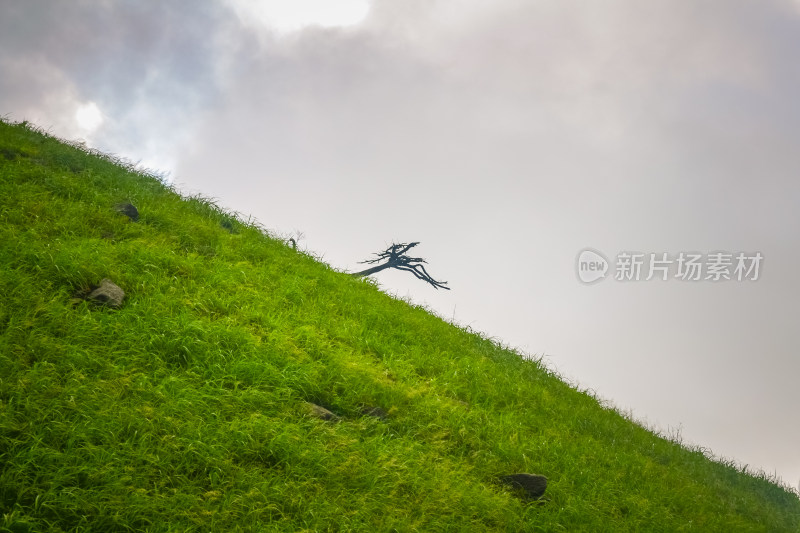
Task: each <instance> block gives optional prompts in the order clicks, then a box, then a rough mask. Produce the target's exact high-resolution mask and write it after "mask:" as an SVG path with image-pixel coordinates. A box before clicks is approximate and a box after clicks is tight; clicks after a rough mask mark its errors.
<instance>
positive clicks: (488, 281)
mask: <svg viewBox="0 0 800 533" xmlns="http://www.w3.org/2000/svg"><path fill="white" fill-rule="evenodd" d="M306 3H307V4H308V5H307V6H305V7H303V6H304V5H305V4H306ZM314 4H317V5H316V6H315V5H314ZM326 4H330V3H326V2H319V1H317V2H314V1H313V0H306V1H305V2H301V1H299V0H293V1H291V2H289V1H288V0H287V1H285V2H275V1H272V2H266V1H265V2H261V3H259V2H256V1H252V0H228V1H218V2H206V3H197V2H189V1H188V0H187V1H168V2H155V1H153V2H134V1H118V2H108V1H102V0H83V1H81V2H56V1H51V2H45V1H34V0H27V1H25V2H18V1H14V0H0V115H5V116H7V117H8V118H10V119H12V120H17V121H19V120H23V119H27V120H30V121H32V122H34V123H35V124H37V125H39V126H41V127H44V128H47V129H50V130H51V131H52V132H53V133H54V134H57V135H59V136H62V137H66V138H70V139H77V138H83V139H85V140H86V141H87V142H88V143H89V144H90V145H91V146H94V147H98V148H100V149H103V150H106V151H111V152H114V153H116V154H119V155H122V156H125V157H128V158H130V159H133V160H136V161H141V163H142V164H143V165H146V166H150V167H154V168H156V169H158V170H159V171H163V172H169V173H170V174H169V175H170V179H172V180H173V182H174V183H175V184H176V185H178V186H179V187H180V188H181V189H182V190H183V191H185V192H187V193H198V192H199V193H201V194H203V195H205V196H209V197H213V198H216V199H218V200H219V203H220V204H221V205H223V206H225V207H227V208H229V209H231V210H235V211H237V212H240V213H242V214H244V215H245V216H253V217H255V218H256V219H258V220H259V221H260V222H261V223H262V224H263V225H265V226H266V227H268V228H271V229H272V230H273V231H274V232H275V233H277V234H282V235H289V234H294V233H295V232H302V234H303V238H302V239H301V241H300V246H301V247H302V248H304V249H306V250H308V251H310V252H311V253H313V254H315V255H317V256H321V257H322V258H323V259H324V260H325V261H326V262H328V263H329V264H331V265H332V266H334V267H335V268H338V269H342V270H351V271H353V270H356V269H359V268H361V265H359V264H358V261H361V260H364V259H367V258H369V257H370V255H371V254H372V253H373V252H377V251H380V250H381V249H383V248H384V247H385V246H386V245H388V244H390V243H391V242H392V241H396V242H401V241H403V242H407V241H412V240H413V241H421V244H420V245H419V246H418V247H417V248H416V249H415V251H416V252H418V255H421V256H423V257H425V258H426V259H427V260H428V263H429V272H430V273H431V274H432V275H433V276H434V277H435V278H437V279H441V280H446V281H448V282H449V284H450V286H451V287H452V290H451V291H436V290H435V289H434V288H433V287H431V286H429V285H426V284H424V283H422V282H420V281H418V280H416V279H415V278H413V277H412V276H411V275H409V274H408V273H402V272H395V271H388V272H383V273H380V274H378V275H377V276H376V278H377V279H378V281H379V282H380V284H381V286H382V287H383V288H384V289H385V290H386V291H387V292H390V293H392V294H397V295H398V296H399V297H404V298H411V299H413V300H414V301H415V302H418V303H421V304H425V305H428V306H429V307H430V308H432V309H433V310H435V311H436V312H437V313H438V314H440V315H441V316H443V317H445V318H447V319H448V320H453V321H455V322H456V323H459V324H462V325H469V326H470V327H472V328H473V329H475V330H478V331H481V332H484V333H485V334H486V335H488V336H491V337H494V338H495V339H497V340H499V341H501V342H502V343H504V344H506V345H510V346H513V347H517V348H519V349H520V350H522V351H524V352H526V353H529V354H533V355H537V356H544V357H545V360H546V361H547V363H548V364H549V365H550V366H552V367H553V368H555V369H556V370H557V371H558V372H560V373H561V374H562V375H564V376H565V377H566V378H568V379H569V380H571V381H572V382H574V383H576V384H579V385H580V386H581V387H583V388H590V389H592V390H594V391H595V393H596V394H597V395H598V396H599V397H601V398H604V399H606V400H608V401H610V402H612V403H613V404H614V405H616V406H617V407H618V408H620V409H621V410H623V411H629V410H630V411H632V413H633V415H634V416H635V417H636V418H637V419H640V420H643V421H645V422H646V423H648V424H650V425H653V426H656V427H658V428H660V429H662V430H663V431H665V432H670V433H676V432H678V431H680V433H681V434H682V436H683V438H684V440H685V441H687V442H689V443H694V444H699V445H702V446H704V447H706V448H710V449H711V450H712V451H713V452H714V453H715V454H717V455H718V456H722V457H726V458H730V459H735V460H736V461H738V462H739V463H740V464H747V465H749V468H751V469H752V470H755V471H757V470H759V469H763V470H764V471H766V472H767V473H768V474H776V475H778V476H780V477H782V478H783V480H784V481H785V482H786V483H787V484H790V485H792V486H795V487H797V486H798V484H799V483H800V455H798V453H797V449H798V443H800V416H799V415H798V407H799V406H798V376H800V355H798V354H800V352H799V351H798V345H799V344H800V343H798V318H800V313H798V310H797V306H798V303H797V300H798V297H800V279H799V278H798V274H797V267H798V265H800V250H798V248H799V247H798V234H799V233H800V214H798V212H799V211H800V179H798V178H800V147H798V142H800V97H799V96H798V95H800V61H798V57H800V2H798V1H797V0H783V1H779V0H750V1H744V0H649V1H648V2H640V1H637V0H606V1H604V2H602V3H601V2H592V1H589V0H527V1H522V0H493V1H491V2H488V1H476V0H469V1H467V0H458V1H457V0H428V1H423V0H403V1H392V0H372V1H371V2H369V3H365V2H363V1H353V2H350V3H348V2H344V1H342V2H337V3H336V6H337V9H336V10H335V11H331V10H330V7H329V6H327V7H326ZM298 6H299V10H298ZM287 7H290V9H287ZM585 248H592V249H594V250H596V251H599V252H600V253H601V254H602V255H603V256H604V257H605V258H607V259H608V261H609V266H608V268H609V270H608V272H607V275H606V277H605V279H601V280H598V281H597V282H595V283H592V284H585V283H583V282H582V281H581V280H580V279H579V276H578V270H577V257H578V254H579V253H580V252H581V251H582V250H583V249H585ZM622 252H639V253H643V254H646V255H645V258H644V259H645V262H644V265H643V271H642V275H641V278H640V280H639V281H636V280H635V279H634V280H629V281H618V280H616V279H615V276H616V272H617V268H618V267H619V266H620V261H619V259H620V258H619V254H621V253H622ZM681 252H684V253H698V254H702V255H703V257H702V259H701V262H702V265H703V266H704V267H705V268H706V269H707V268H708V263H709V258H708V257H707V254H711V253H714V252H724V253H729V254H732V255H733V263H734V264H733V265H732V267H731V269H730V273H731V274H733V267H735V263H736V261H735V257H736V256H737V255H738V254H739V253H743V254H745V257H746V258H749V257H754V256H755V254H756V253H760V254H761V256H762V257H763V260H762V261H761V263H760V264H759V271H758V279H757V280H753V279H751V278H752V277H755V273H754V272H751V273H750V277H749V278H748V277H747V276H745V279H743V280H741V281H739V280H736V279H735V278H736V276H733V275H732V277H733V278H734V279H732V280H729V281H724V280H723V281H719V282H714V281H711V280H705V279H701V280H698V281H685V280H682V279H680V278H676V277H675V276H676V274H677V263H673V264H672V265H671V267H670V268H671V270H670V271H669V272H668V276H669V278H670V279H668V280H667V281H663V280H661V279H660V276H655V278H656V279H651V280H649V281H646V280H645V278H646V277H647V274H648V270H647V269H648V264H649V259H650V255H649V254H651V253H654V254H657V257H658V258H659V259H660V258H661V256H662V254H664V253H666V254H668V256H667V258H668V260H673V261H677V259H678V257H679V255H680V253H681ZM702 274H703V275H702V277H703V278H705V275H706V270H704V271H703V272H702Z"/></svg>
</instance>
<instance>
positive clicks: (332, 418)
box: [306, 402, 339, 422]
mask: <svg viewBox="0 0 800 533" xmlns="http://www.w3.org/2000/svg"><path fill="white" fill-rule="evenodd" d="M306 406H307V407H308V411H309V413H310V414H311V415H312V416H316V417H317V418H321V419H322V420H327V421H329V422H336V421H337V420H339V417H338V416H337V415H335V414H333V413H332V412H330V411H328V410H327V409H325V408H324V407H322V406H321V405H317V404H315V403H311V402H306Z"/></svg>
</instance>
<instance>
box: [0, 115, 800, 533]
mask: <svg viewBox="0 0 800 533" xmlns="http://www.w3.org/2000/svg"><path fill="white" fill-rule="evenodd" d="M125 201H130V202H132V203H133V204H134V205H136V206H137V207H138V208H139V211H140V215H141V216H140V219H139V221H138V222H132V221H131V220H129V219H128V218H126V217H125V216H123V215H120V214H119V213H117V212H115V210H114V205H115V204H117V203H120V202H125ZM0 265H2V269H0V511H1V516H0V531H3V532H7V531H13V532H24V531H31V532H33V531H36V532H39V531H98V532H114V531H154V532H155V531H196V532H205V531H221V532H234V531H372V532H381V531H393V530H396V531H570V532H572V531H593V532H603V531H608V532H622V531H665V532H675V531H696V532H713V531H721V532H739V531H763V532H781V531H791V532H798V531H800V500H798V497H797V494H795V493H794V492H793V491H791V490H790V489H788V488H787V487H784V486H781V485H780V484H777V483H775V482H774V480H772V479H769V478H768V477H767V476H764V475H763V474H761V475H753V474H752V473H750V472H747V471H743V469H742V468H739V467H737V466H736V465H735V464H732V463H724V462H715V461H712V460H710V459H709V457H708V455H707V454H706V453H704V452H703V451H702V450H698V449H690V448H686V447H684V446H681V445H680V444H679V443H676V442H673V441H671V440H669V439H665V438H663V437H662V436H659V435H657V434H654V433H653V432H652V431H649V430H648V429H646V428H644V427H642V426H641V425H638V424H636V423H634V422H633V421H631V420H630V419H629V418H628V417H625V416H623V415H621V414H620V413H618V412H617V411H615V410H613V409H611V408H609V407H607V406H605V405H603V404H602V403H600V402H598V401H597V400H596V399H595V398H594V397H592V396H591V395H589V394H586V393H585V392H581V391H578V390H576V389H575V388H574V387H571V386H569V385H567V384H565V383H564V382H563V381H562V380H560V379H559V377H558V376H557V375H555V374H554V373H552V372H550V371H548V370H547V369H546V368H545V367H543V366H542V365H541V364H540V363H539V362H536V361H531V360H524V359H523V358H522V357H520V356H519V355H518V354H517V353H514V352H513V351H509V350H507V349H504V348H502V347H501V346H498V345H497V343H494V342H491V341H490V340H487V339H485V338H482V337H481V336H479V335H477V334H475V333H472V332H469V331H464V330H462V329H459V328H457V327H454V326H452V325H450V324H448V323H447V322H445V321H443V320H441V319H440V318H438V317H436V316H434V315H432V314H431V313H429V312H428V311H426V310H425V309H422V308H419V307H415V306H413V305H410V304H409V303H407V302H403V301H399V300H397V299H393V298H391V297H390V296H387V295H386V294H384V293H382V292H380V291H379V290H378V289H377V287H376V286H375V285H374V284H373V283H371V282H370V281H368V280H360V279H354V278H352V277H350V276H348V275H345V274H342V273H339V272H336V271H335V270H333V269H331V268H330V267H329V266H327V265H325V264H323V263H321V262H319V261H317V260H315V259H314V258H312V257H309V256H308V255H306V254H303V253H298V252H295V251H294V250H293V249H292V248H291V247H289V246H286V245H285V244H284V243H283V242H281V241H280V240H278V239H275V238H272V237H270V236H269V234H267V233H266V232H265V231H263V230H262V229H260V228H259V227H257V226H255V225H253V224H247V223H244V222H243V221H241V220H240V219H238V218H237V217H235V216H233V215H232V214H231V213H228V212H226V211H224V210H223V209H220V208H219V207H217V206H216V205H214V203H213V202H211V201H209V200H204V199H202V198H188V199H187V198H182V197H181V196H180V195H178V194H177V193H176V192H175V191H173V190H171V189H170V187H168V186H166V185H164V184H163V183H162V182H161V181H159V180H158V179H155V178H154V177H152V176H150V175H148V174H146V173H141V172H136V171H135V170H134V169H132V168H130V166H129V165H125V164H120V163H119V162H115V161H114V160H113V158H110V157H102V156H99V155H98V154H96V153H92V152H91V151H90V150H87V149H85V148H82V147H80V146H71V145H68V144H65V143H62V142H60V141H58V140H57V139H55V138H52V137H50V136H47V135H44V134H42V133H41V132H39V131H37V130H36V129H35V128H32V127H30V126H28V125H25V124H9V123H6V122H0ZM102 278H110V279H112V280H113V281H114V282H115V283H117V284H118V285H119V286H121V287H122V288H123V289H124V290H125V292H126V299H125V303H124V305H123V307H122V308H121V309H118V310H113V309H109V308H104V307H97V306H94V305H91V304H89V303H87V302H84V301H76V300H75V299H74V297H73V296H74V294H75V292H76V291H78V290H81V289H84V290H85V289H86V288H88V287H89V286H90V285H92V284H95V283H97V282H99V280H100V279H102ZM305 402H314V403H317V404H320V405H323V406H325V407H327V408H329V409H331V410H332V411H334V412H335V413H336V414H338V415H340V416H341V417H342V418H341V420H340V421H338V422H326V421H323V420H320V419H317V418H314V417H313V416H310V415H309V413H308V411H307V406H306V404H305ZM376 406H377V407H381V408H382V409H384V410H385V411H387V412H388V413H389V415H388V417H387V418H386V419H379V418H375V417H370V416H364V415H362V414H361V413H362V410H363V409H364V408H365V407H366V408H368V407H376ZM515 472H531V473H538V474H543V475H546V476H547V477H548V478H549V486H548V489H547V494H546V495H547V497H548V498H549V500H547V501H545V502H543V503H526V502H525V501H523V500H521V499H519V498H518V496H517V495H516V494H515V493H514V492H513V491H511V490H509V489H507V488H505V487H504V486H503V485H501V484H499V483H498V481H497V478H498V476H500V475H503V474H510V473H515Z"/></svg>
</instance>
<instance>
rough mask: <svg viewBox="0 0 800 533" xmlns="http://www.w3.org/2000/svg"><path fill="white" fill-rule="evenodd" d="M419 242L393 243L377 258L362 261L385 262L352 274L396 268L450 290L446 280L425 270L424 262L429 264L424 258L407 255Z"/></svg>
mask: <svg viewBox="0 0 800 533" xmlns="http://www.w3.org/2000/svg"><path fill="white" fill-rule="evenodd" d="M418 244H419V243H418V242H412V243H401V244H392V245H391V246H390V247H389V248H387V249H386V250H384V251H382V252H381V253H378V254H375V255H376V258H375V259H367V260H366V261H361V264H365V263H366V264H370V265H372V264H375V263H380V262H381V261H386V262H385V263H383V264H380V265H377V266H374V267H370V268H368V269H366V270H362V271H361V272H355V273H353V274H351V276H355V277H361V276H369V275H370V274H375V273H376V272H380V271H381V270H385V269H387V268H396V269H397V270H405V271H407V272H411V273H412V274H414V276H416V277H417V279H421V280H423V281H426V282H428V283H430V284H431V285H433V287H434V288H435V289H446V290H448V291H449V290H450V287H447V286H446V285H447V282H446V281H436V280H435V279H433V278H432V277H431V275H430V274H428V271H427V270H425V267H424V266H423V263H425V264H427V262H426V261H425V260H424V259H422V258H421V257H408V256H406V255H405V253H406V252H407V251H409V250H410V249H411V248H413V247H414V246H416V245H418Z"/></svg>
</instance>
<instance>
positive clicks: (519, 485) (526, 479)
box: [500, 474, 547, 500]
mask: <svg viewBox="0 0 800 533" xmlns="http://www.w3.org/2000/svg"><path fill="white" fill-rule="evenodd" d="M500 480H501V481H502V482H503V483H505V484H506V485H509V486H511V487H514V488H516V489H521V490H522V492H523V493H524V494H525V498H526V499H529V500H538V499H539V498H541V497H542V496H544V491H545V490H546V489H547V478H546V477H544V476H540V475H537V474H510V475H507V476H501V477H500Z"/></svg>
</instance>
